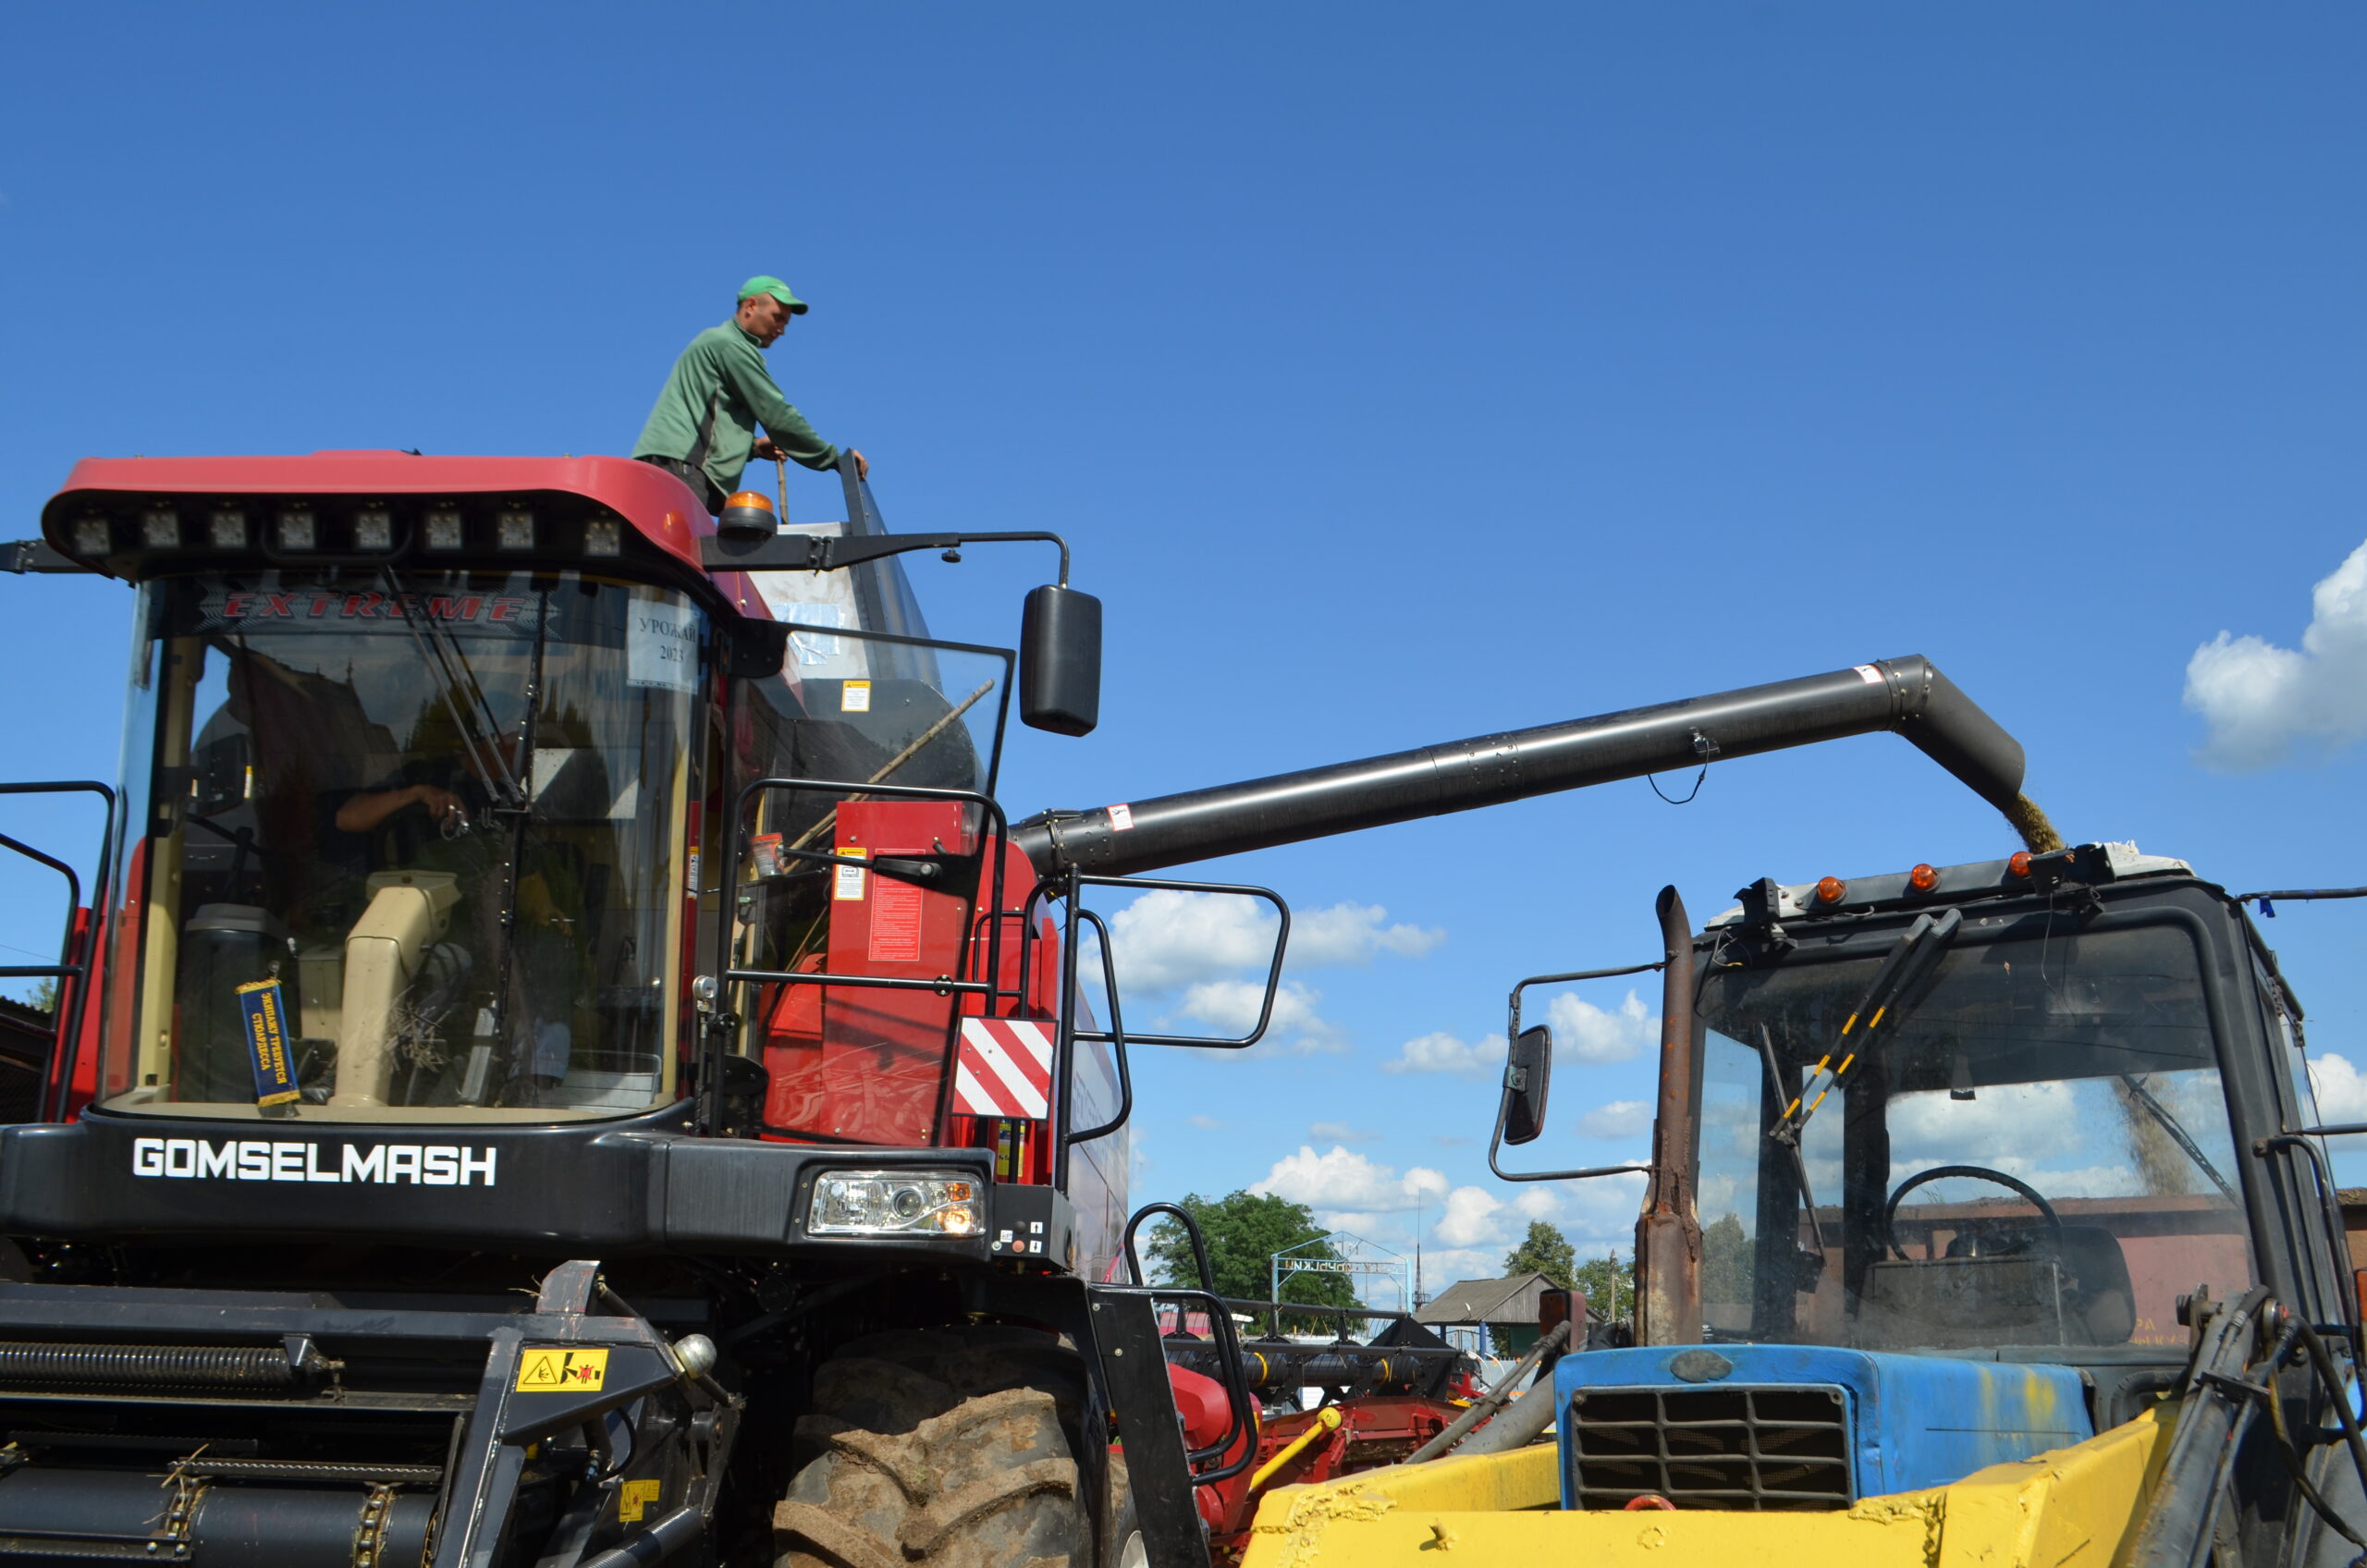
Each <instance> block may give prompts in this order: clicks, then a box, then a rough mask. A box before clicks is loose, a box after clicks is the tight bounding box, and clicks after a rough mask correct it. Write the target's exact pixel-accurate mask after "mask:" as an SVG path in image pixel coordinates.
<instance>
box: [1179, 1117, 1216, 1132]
mask: <svg viewBox="0 0 2367 1568" xmlns="http://www.w3.org/2000/svg"><path fill="white" fill-rule="evenodd" d="M1184 1121H1186V1122H1187V1123H1189V1124H1190V1125H1192V1126H1194V1127H1196V1128H1198V1129H1199V1130H1200V1131H1201V1132H1203V1133H1213V1132H1215V1131H1216V1130H1217V1129H1219V1128H1220V1127H1222V1126H1223V1125H1224V1123H1223V1122H1221V1121H1218V1120H1217V1119H1216V1118H1215V1117H1213V1116H1201V1115H1198V1114H1197V1113H1195V1114H1193V1115H1191V1116H1187V1117H1185V1118H1184Z"/></svg>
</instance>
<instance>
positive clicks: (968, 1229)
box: [805, 1170, 979, 1236]
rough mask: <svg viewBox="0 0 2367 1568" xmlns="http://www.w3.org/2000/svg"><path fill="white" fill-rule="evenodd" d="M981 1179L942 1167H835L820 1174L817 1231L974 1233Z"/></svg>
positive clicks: (810, 1221) (809, 1216)
mask: <svg viewBox="0 0 2367 1568" xmlns="http://www.w3.org/2000/svg"><path fill="white" fill-rule="evenodd" d="M978 1229H979V1225H978V1188H977V1183H975V1182H971V1181H969V1180H968V1179H967V1178H964V1177H959V1176H954V1175H950V1174H949V1173H947V1172H945V1171H941V1170H918V1171H901V1170H832V1171H828V1172H826V1173H825V1174H823V1175H821V1176H819V1177H817V1178H816V1179H815V1182H814V1206H813V1207H812V1208H810V1209H808V1210H807V1211H806V1215H805V1230H806V1233H807V1234H808V1235H814V1236H915V1235H918V1236H975V1235H976V1234H977V1233H978Z"/></svg>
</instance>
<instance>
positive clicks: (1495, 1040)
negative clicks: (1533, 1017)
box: [1380, 1030, 1504, 1078]
mask: <svg viewBox="0 0 2367 1568" xmlns="http://www.w3.org/2000/svg"><path fill="white" fill-rule="evenodd" d="M1380 1070H1381V1071H1382V1072H1452V1073H1454V1074H1456V1075H1457V1076H1459V1077H1464V1078H1493V1077H1497V1076H1499V1075H1500V1074H1502V1072H1503V1070H1504V1037H1503V1036H1502V1035H1487V1036H1485V1037H1484V1038H1482V1039H1480V1040H1479V1041H1478V1042H1477V1043H1476V1044H1475V1043H1473V1042H1470V1041H1466V1040H1464V1039H1461V1038H1459V1037H1458V1036H1456V1035H1450V1034H1447V1033H1446V1032H1445V1031H1444V1030H1439V1031H1437V1032H1435V1033H1432V1034H1429V1035H1421V1036H1419V1037H1417V1038H1416V1039H1411V1040H1408V1041H1406V1042H1405V1043H1404V1045H1403V1046H1401V1047H1398V1051H1397V1060H1394V1061H1385V1062H1382V1063H1381V1064H1380Z"/></svg>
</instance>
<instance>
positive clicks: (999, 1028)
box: [953, 1018, 1052, 1121]
mask: <svg viewBox="0 0 2367 1568" xmlns="http://www.w3.org/2000/svg"><path fill="white" fill-rule="evenodd" d="M953 1109H955V1110H956V1111H958V1112H960V1113H961V1114H962V1115H963V1116H1004V1117H1011V1118H1013V1119H1015V1120H1018V1121H1043V1120H1044V1119H1045V1118H1046V1117H1048V1116H1049V1115H1051V1113H1052V1026H1051V1025H1050V1024H1049V1023H1026V1022H1024V1021H1023V1020H1020V1019H1015V1018H965V1019H963V1021H962V1048H961V1050H960V1051H959V1052H957V1053H956V1054H955V1056H954V1059H953Z"/></svg>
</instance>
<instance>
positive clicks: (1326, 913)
mask: <svg viewBox="0 0 2367 1568" xmlns="http://www.w3.org/2000/svg"><path fill="white" fill-rule="evenodd" d="M1388 920H1389V911H1388V910H1386V909H1384V908H1382V907H1381V906H1380V905H1379V904H1357V903H1339V904H1333V905H1332V906H1331V908H1329V909H1318V910H1308V911H1306V912H1305V913H1297V914H1294V915H1293V916H1292V918H1291V936H1290V948H1289V952H1288V953H1287V955H1286V957H1287V959H1288V962H1289V966H1290V968H1292V969H1293V970H1301V969H1336V968H1341V967H1343V966H1361V965H1365V964H1369V963H1370V962H1373V960H1374V959H1376V958H1379V957H1380V956H1382V955H1383V954H1387V955H1390V956H1392V957H1396V958H1420V957H1421V956H1422V955H1423V954H1425V953H1427V952H1429V950H1430V949H1433V948H1435V947H1437V946H1438V945H1439V944H1440V943H1441V942H1443V941H1445V940H1446V933H1445V932H1444V931H1439V930H1429V929H1425V928H1423V927H1421V926H1418V925H1405V924H1404V923H1402V922H1401V923H1399V924H1396V925H1390V924H1388ZM1280 928H1281V923H1280V922H1279V921H1278V920H1277V919H1276V917H1275V915H1274V913H1273V910H1272V908H1271V907H1270V906H1269V905H1268V904H1267V903H1266V902H1265V901H1264V900H1259V899H1254V898H1250V897H1248V896H1247V895H1245V894H1240V893H1186V892H1179V891H1177V890H1175V889H1173V888H1153V889H1152V890H1151V891H1149V892H1147V893H1145V894H1143V895H1141V896H1140V897H1139V898H1137V899H1135V900H1134V902H1132V903H1130V904H1128V905H1127V906H1126V907H1125V908H1123V909H1122V910H1119V911H1118V912H1117V913H1114V914H1112V915H1111V916H1110V955H1111V958H1112V959H1113V960H1114V962H1115V966H1116V968H1117V971H1118V984H1119V986H1120V988H1121V989H1122V991H1124V992H1126V993H1129V994H1132V993H1136V992H1152V991H1169V990H1174V989H1176V988H1178V987H1181V986H1191V985H1195V984H1197V983H1199V982H1203V981H1209V980H1219V979H1224V978H1228V977H1232V976H1236V975H1239V974H1242V973H1243V972H1244V971H1248V970H1258V971H1262V970H1263V969H1265V968H1266V967H1267V965H1269V963H1271V962H1273V957H1274V938H1275V936H1276V935H1277V933H1278V932H1279V930H1280Z"/></svg>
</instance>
